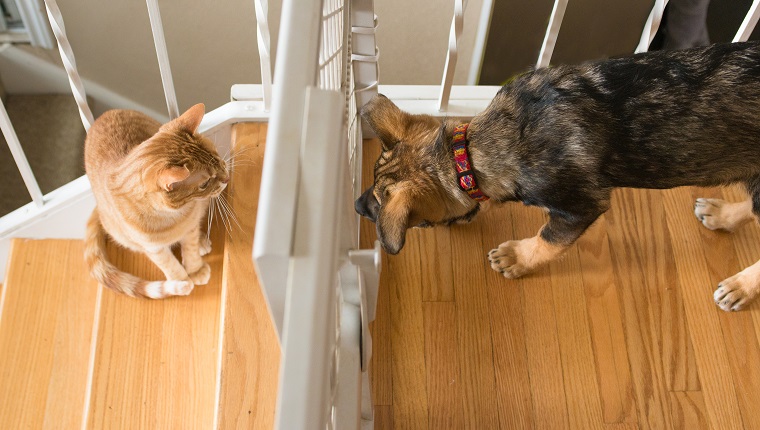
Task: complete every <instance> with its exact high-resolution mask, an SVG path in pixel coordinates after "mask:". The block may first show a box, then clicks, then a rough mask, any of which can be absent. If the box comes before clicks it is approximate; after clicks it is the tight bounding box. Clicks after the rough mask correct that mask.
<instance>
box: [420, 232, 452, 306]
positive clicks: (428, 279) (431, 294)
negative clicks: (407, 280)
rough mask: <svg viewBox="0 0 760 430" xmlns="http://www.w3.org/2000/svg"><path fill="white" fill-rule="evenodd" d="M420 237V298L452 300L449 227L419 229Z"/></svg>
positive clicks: (439, 300) (442, 300) (431, 300)
mask: <svg viewBox="0 0 760 430" xmlns="http://www.w3.org/2000/svg"><path fill="white" fill-rule="evenodd" d="M420 237H421V247H420V252H421V254H420V266H421V268H422V300H423V301H426V302H433V301H438V302H452V301H454V281H453V279H452V265H453V261H452V257H451V253H452V250H451V236H450V233H449V229H448V228H427V229H424V230H421V231H420Z"/></svg>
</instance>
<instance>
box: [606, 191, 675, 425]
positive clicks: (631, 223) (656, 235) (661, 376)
mask: <svg viewBox="0 0 760 430" xmlns="http://www.w3.org/2000/svg"><path fill="white" fill-rule="evenodd" d="M605 219H606V221H607V230H608V238H609V242H610V252H611V256H612V261H613V267H614V272H615V281H616V285H617V286H618V288H619V290H618V291H619V293H620V303H621V306H622V309H623V317H624V320H623V321H624V327H625V336H626V344H627V346H628V354H629V355H628V357H629V363H630V367H631V376H632V380H633V387H634V393H635V400H636V405H637V409H638V421H639V424H640V426H641V427H642V428H644V429H648V428H651V429H665V428H672V421H671V417H670V414H669V396H668V394H667V385H668V380H670V379H673V378H674V377H673V376H668V375H672V374H671V373H670V372H668V371H667V370H666V368H668V367H667V366H671V367H670V368H672V367H675V366H673V365H668V364H666V363H663V362H670V361H674V362H675V363H678V364H679V365H681V366H688V365H689V363H690V361H689V359H688V355H686V353H688V351H689V349H688V347H686V346H684V345H685V344H684V342H685V338H684V336H685V334H684V333H685V326H684V324H685V322H683V323H682V321H683V311H682V310H681V308H679V307H678V306H677V303H678V300H677V299H674V300H671V299H670V298H671V297H673V291H672V290H673V289H675V287H677V285H678V284H677V279H676V278H674V275H673V274H674V273H675V266H674V264H673V256H672V251H671V250H670V244H669V237H670V236H669V231H668V230H667V226H666V224H665V222H664V215H663V204H662V197H661V195H660V194H658V192H656V191H652V190H630V189H621V190H617V191H616V192H615V193H614V194H613V198H612V207H611V209H610V210H609V211H608V212H607V214H606V215H605ZM668 300H671V303H675V304H676V305H674V306H666V304H665V303H666V302H668ZM665 345H670V346H669V347H667V346H665ZM665 348H669V350H670V352H669V353H668V356H665V355H664V354H665V353H664V352H663V351H664V350H665Z"/></svg>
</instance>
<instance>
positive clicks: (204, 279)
mask: <svg viewBox="0 0 760 430" xmlns="http://www.w3.org/2000/svg"><path fill="white" fill-rule="evenodd" d="M189 276H190V280H191V281H193V283H194V284H195V285H206V284H208V280H209V279H211V267H210V266H209V265H208V263H203V266H201V268H200V269H198V270H196V271H195V272H193V273H191V274H190V275H189Z"/></svg>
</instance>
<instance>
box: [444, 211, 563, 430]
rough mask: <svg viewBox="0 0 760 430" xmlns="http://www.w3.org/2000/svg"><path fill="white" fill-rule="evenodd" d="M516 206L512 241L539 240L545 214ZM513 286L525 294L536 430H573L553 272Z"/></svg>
mask: <svg viewBox="0 0 760 430" xmlns="http://www.w3.org/2000/svg"><path fill="white" fill-rule="evenodd" d="M513 206H514V208H513V212H512V213H513V216H512V228H513V234H512V238H514V239H525V238H529V237H533V236H535V235H536V234H537V233H538V231H539V229H540V228H541V226H542V225H543V224H544V223H545V220H546V217H545V215H544V214H543V212H541V211H540V210H538V209H536V208H530V207H524V206H522V205H513ZM489 270H490V269H489ZM512 282H514V283H515V286H517V287H518V288H520V289H521V291H522V305H523V325H524V331H525V345H526V350H527V355H528V367H529V371H530V388H531V399H532V401H533V417H534V424H535V426H536V428H547V429H565V428H569V422H568V410H567V402H566V399H565V383H564V379H563V376H562V360H561V353H560V346H559V339H558V336H557V319H556V314H555V312H554V308H555V306H554V299H553V297H552V283H551V275H550V271H549V269H548V268H546V267H544V268H541V269H539V270H538V271H537V272H536V273H533V274H529V275H526V276H525V277H523V278H520V279H517V280H514V281H512ZM457 300H458V299H457Z"/></svg>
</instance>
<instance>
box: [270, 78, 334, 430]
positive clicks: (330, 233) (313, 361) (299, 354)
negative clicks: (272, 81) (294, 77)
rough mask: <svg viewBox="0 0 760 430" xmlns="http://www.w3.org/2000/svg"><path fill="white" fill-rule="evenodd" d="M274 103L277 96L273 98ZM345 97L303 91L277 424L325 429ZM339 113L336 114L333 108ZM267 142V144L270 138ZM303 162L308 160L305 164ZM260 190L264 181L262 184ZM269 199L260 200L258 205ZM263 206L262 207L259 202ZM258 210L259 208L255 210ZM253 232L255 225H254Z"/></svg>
mask: <svg viewBox="0 0 760 430" xmlns="http://www.w3.org/2000/svg"><path fill="white" fill-rule="evenodd" d="M273 101H274V102H275V103H276V102H277V101H278V98H277V97H275V99H274V100H273ZM343 105H344V101H343V97H342V96H341V94H340V93H338V92H334V91H324V90H319V89H314V88H311V89H309V90H308V91H307V101H306V111H305V118H304V127H305V130H304V131H305V134H306V135H308V136H309V139H308V144H305V145H303V147H302V151H303V154H302V156H301V160H302V161H303V162H300V163H297V164H296V165H297V166H298V170H299V172H300V175H299V181H298V190H299V193H298V200H297V209H296V214H295V215H296V216H295V233H296V234H295V242H294V244H293V257H292V263H291V265H290V273H289V276H288V281H287V297H288V300H287V302H286V306H285V313H284V325H283V332H282V363H281V365H280V390H279V393H278V402H277V412H276V417H275V422H276V428H277V429H280V430H299V429H312V428H324V424H323V423H327V420H328V416H329V407H328V405H329V402H328V401H329V398H327V397H329V391H328V390H329V387H330V383H329V381H330V379H329V376H330V369H331V365H332V359H331V355H332V354H333V352H334V344H333V345H330V344H329V340H330V336H331V332H332V333H333V334H332V335H333V336H334V333H335V326H334V325H331V324H330V323H331V321H332V322H333V324H334V319H333V318H335V317H334V316H331V315H330V314H332V313H333V312H332V311H331V310H332V309H335V303H336V286H337V284H336V282H337V265H336V263H337V236H338V226H337V223H336V222H335V220H336V219H337V217H338V214H339V210H340V209H339V207H338V203H339V201H340V193H337V192H335V191H336V190H338V189H339V188H340V184H341V175H343V174H345V168H344V166H345V164H346V161H347V160H346V157H347V153H346V151H345V150H343V148H341V144H342V142H344V139H343V137H342V136H341V134H342V130H343V128H342V127H341V122H342V115H340V114H339V113H340V112H342V111H343ZM336 113H337V114H336ZM270 143H271V142H268V144H270ZM305 160H308V163H307V162H305ZM262 194H263V187H262ZM262 203H264V204H268V203H270V202H268V201H266V200H262V199H260V200H259V205H261V204H262ZM259 208H261V206H259ZM259 210H260V209H259ZM257 234H258V231H257Z"/></svg>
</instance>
